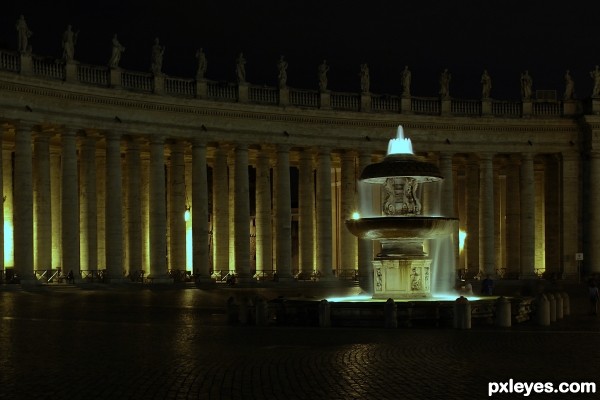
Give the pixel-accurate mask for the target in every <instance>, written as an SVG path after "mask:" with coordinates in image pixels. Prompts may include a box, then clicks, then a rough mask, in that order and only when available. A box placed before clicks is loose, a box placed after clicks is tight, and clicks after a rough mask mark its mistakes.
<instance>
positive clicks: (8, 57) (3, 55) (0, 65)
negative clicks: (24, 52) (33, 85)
mask: <svg viewBox="0 0 600 400" xmlns="http://www.w3.org/2000/svg"><path fill="white" fill-rule="evenodd" d="M0 69H3V70H6V71H12V72H19V70H20V69H21V57H19V53H16V52H7V51H0Z"/></svg>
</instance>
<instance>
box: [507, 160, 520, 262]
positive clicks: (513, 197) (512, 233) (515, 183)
mask: <svg viewBox="0 0 600 400" xmlns="http://www.w3.org/2000/svg"><path fill="white" fill-rule="evenodd" d="M519 170H520V158H519V156H517V155H516V154H511V155H510V156H509V158H508V164H507V166H506V268H507V272H509V273H512V274H518V273H519V270H520V268H519V265H520V264H521V255H520V254H521V251H520V240H519V237H520V236H521V228H520V226H521V200H520V199H521V194H520V181H521V179H520V176H521V173H520V172H519Z"/></svg>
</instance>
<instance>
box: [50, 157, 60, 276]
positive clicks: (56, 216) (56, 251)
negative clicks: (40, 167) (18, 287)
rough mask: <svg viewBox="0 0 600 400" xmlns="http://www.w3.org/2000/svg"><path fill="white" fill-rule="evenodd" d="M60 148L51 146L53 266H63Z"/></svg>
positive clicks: (54, 267)
mask: <svg viewBox="0 0 600 400" xmlns="http://www.w3.org/2000/svg"><path fill="white" fill-rule="evenodd" d="M60 165H61V162H60V149H58V148H56V147H51V148H50V197H51V199H50V209H51V210H52V268H53V269H56V268H62V240H61V237H62V234H61V231H62V229H61V225H62V217H61V209H62V208H61V201H60V192H61V184H60V175H61V172H60V170H61V166H60Z"/></svg>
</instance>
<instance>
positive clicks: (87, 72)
mask: <svg viewBox="0 0 600 400" xmlns="http://www.w3.org/2000/svg"><path fill="white" fill-rule="evenodd" d="M109 73H110V72H109V70H108V68H107V67H98V66H95V65H85V64H79V65H78V66H77V79H78V80H79V82H81V83H88V84H90V85H99V86H108V80H109Z"/></svg>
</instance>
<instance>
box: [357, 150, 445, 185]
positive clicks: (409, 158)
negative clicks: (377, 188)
mask: <svg viewBox="0 0 600 400" xmlns="http://www.w3.org/2000/svg"><path fill="white" fill-rule="evenodd" d="M396 177H411V178H414V179H415V180H416V181H417V182H419V183H421V182H437V181H439V180H442V179H443V177H442V174H441V173H440V170H439V168H438V167H437V166H436V165H435V164H433V163H430V162H429V161H427V160H426V159H425V158H423V157H419V156H415V155H414V154H390V155H388V156H386V157H385V158H384V159H383V161H381V162H378V163H374V164H369V165H367V166H366V167H365V168H364V169H363V171H362V173H361V174H360V178H359V179H360V180H361V181H363V182H367V183H379V184H384V183H385V181H386V179H388V178H396Z"/></svg>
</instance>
